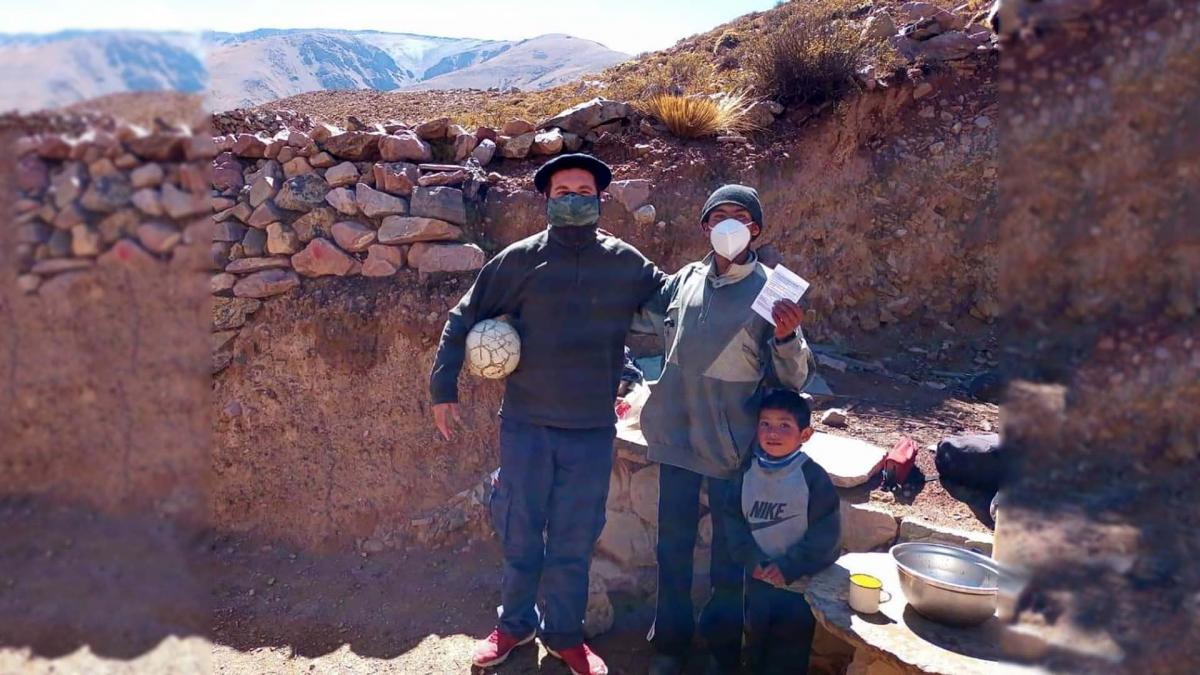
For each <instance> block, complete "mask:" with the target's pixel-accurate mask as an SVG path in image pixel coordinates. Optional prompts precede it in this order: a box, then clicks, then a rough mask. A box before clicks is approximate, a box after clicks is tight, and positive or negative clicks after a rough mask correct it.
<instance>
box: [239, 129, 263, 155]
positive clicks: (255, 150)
mask: <svg viewBox="0 0 1200 675" xmlns="http://www.w3.org/2000/svg"><path fill="white" fill-rule="evenodd" d="M233 154H234V155H237V156H238V157H245V158H247V159H261V158H264V157H266V156H267V141H266V139H264V138H262V137H261V136H256V135H254V134H238V135H237V136H235V137H234V139H233Z"/></svg>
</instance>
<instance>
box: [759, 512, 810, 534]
mask: <svg viewBox="0 0 1200 675" xmlns="http://www.w3.org/2000/svg"><path fill="white" fill-rule="evenodd" d="M797 517H799V514H797V515H795V516H788V517H787V518H780V519H778V520H768V521H766V522H765V523H750V531H751V532H753V531H755V530H761V529H763V528H764V527H771V526H772V525H778V524H780V523H782V522H783V521H785V520H791V519H792V518H797Z"/></svg>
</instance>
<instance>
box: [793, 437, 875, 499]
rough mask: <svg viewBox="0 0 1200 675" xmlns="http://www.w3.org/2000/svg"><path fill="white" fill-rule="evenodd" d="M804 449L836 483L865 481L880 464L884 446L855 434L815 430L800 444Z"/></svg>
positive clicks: (849, 485)
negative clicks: (873, 443)
mask: <svg viewBox="0 0 1200 675" xmlns="http://www.w3.org/2000/svg"><path fill="white" fill-rule="evenodd" d="M804 452H805V454H807V455H808V456H809V457H811V458H812V459H813V461H815V462H816V463H817V464H820V465H821V468H822V469H825V471H826V472H827V473H828V474H829V478H830V479H831V480H832V481H833V484H834V485H836V486H837V487H854V486H855V485H861V484H863V483H865V482H867V480H868V479H870V478H871V476H873V475H875V472H876V471H878V470H879V469H880V467H882V466H883V458H884V456H885V455H887V450H885V449H883V448H881V447H879V446H877V445H872V444H870V443H867V442H866V441H860V440H858V439H855V438H846V437H844V436H833V435H831V434H826V433H823V432H820V431H818V432H817V433H815V434H813V436H812V438H811V439H810V440H809V441H808V442H807V443H805V444H804Z"/></svg>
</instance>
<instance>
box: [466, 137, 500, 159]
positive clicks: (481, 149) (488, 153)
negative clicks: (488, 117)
mask: <svg viewBox="0 0 1200 675" xmlns="http://www.w3.org/2000/svg"><path fill="white" fill-rule="evenodd" d="M495 156H496V142H495V141H493V140H492V139H490V138H485V139H483V140H482V141H480V142H479V145H477V146H475V149H474V150H472V151H471V157H473V158H474V159H475V161H476V162H479V166H487V165H488V164H491V162H492V158H494V157H495Z"/></svg>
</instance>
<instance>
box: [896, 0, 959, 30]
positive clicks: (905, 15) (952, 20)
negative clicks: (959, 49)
mask: <svg viewBox="0 0 1200 675" xmlns="http://www.w3.org/2000/svg"><path fill="white" fill-rule="evenodd" d="M876 16H878V15H876ZM885 16H886V15H885ZM925 19H933V20H934V21H935V22H937V23H938V25H939V26H940V27H941V29H942V30H957V29H959V28H962V27H963V26H964V25H965V21H964V20H963V19H962V17H960V16H958V15H957V14H955V13H954V12H951V11H949V10H946V9H943V8H941V7H938V6H937V5H935V4H933V3H932V2H906V3H904V4H902V5H900V20H901V21H903V22H905V23H913V22H919V21H922V20H925Z"/></svg>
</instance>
